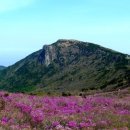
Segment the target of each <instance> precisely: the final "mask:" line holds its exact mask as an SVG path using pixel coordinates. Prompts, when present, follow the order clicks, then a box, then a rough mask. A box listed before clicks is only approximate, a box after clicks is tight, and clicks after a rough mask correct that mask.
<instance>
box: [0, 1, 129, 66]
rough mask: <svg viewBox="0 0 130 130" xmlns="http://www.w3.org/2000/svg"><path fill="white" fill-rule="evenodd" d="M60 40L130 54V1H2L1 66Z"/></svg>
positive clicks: (0, 29) (0, 8)
mask: <svg viewBox="0 0 130 130" xmlns="http://www.w3.org/2000/svg"><path fill="white" fill-rule="evenodd" d="M58 39H76V40H81V41H87V42H93V43H96V44H99V45H102V46H104V47H107V48H111V49H114V50H117V51H120V52H123V53H127V54H130V0H0V65H4V66H9V65H12V64H14V63H15V62H17V61H19V60H20V59H22V58H24V57H26V56H27V55H28V54H31V53H32V52H35V51H37V50H39V49H41V48H42V47H43V45H44V44H51V43H54V42H55V41H57V40H58Z"/></svg>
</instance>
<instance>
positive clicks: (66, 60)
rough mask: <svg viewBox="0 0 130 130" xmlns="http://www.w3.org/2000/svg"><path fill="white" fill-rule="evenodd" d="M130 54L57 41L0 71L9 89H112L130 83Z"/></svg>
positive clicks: (1, 82) (2, 82)
mask: <svg viewBox="0 0 130 130" xmlns="http://www.w3.org/2000/svg"><path fill="white" fill-rule="evenodd" d="M128 57H129V56H128V55H125V54H122V53H119V52H116V51H113V50H110V49H107V48H104V47H101V46H99V45H96V44H92V43H88V42H81V41H77V40H64V39H61V40H58V41H57V42H55V43H53V44H51V45H45V46H44V47H43V48H42V49H41V50H39V51H37V52H35V53H33V54H31V55H29V56H28V57H26V58H25V59H23V60H21V61H19V62H17V63H16V64H14V65H13V66H10V67H8V68H7V69H5V70H3V71H2V72H1V73H0V87H1V89H5V90H9V91H35V90H36V91H38V90H39V91H45V92H50V91H53V92H54V91H58V92H61V91H73V90H75V91H83V90H85V91H86V90H88V89H104V90H113V89H117V88H121V87H127V86H128V85H129V81H130V80H129V79H130V77H129V58H128Z"/></svg>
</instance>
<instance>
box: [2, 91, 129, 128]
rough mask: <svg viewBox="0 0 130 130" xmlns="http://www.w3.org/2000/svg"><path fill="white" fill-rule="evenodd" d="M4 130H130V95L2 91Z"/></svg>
mask: <svg viewBox="0 0 130 130" xmlns="http://www.w3.org/2000/svg"><path fill="white" fill-rule="evenodd" d="M0 129H1V130H129V129H130V96H127V97H124V98H117V97H114V96H113V97H105V96H87V97H86V98H82V97H76V96H75V97H74V96H71V97H40V96H33V95H26V94H11V93H9V94H7V93H5V92H0Z"/></svg>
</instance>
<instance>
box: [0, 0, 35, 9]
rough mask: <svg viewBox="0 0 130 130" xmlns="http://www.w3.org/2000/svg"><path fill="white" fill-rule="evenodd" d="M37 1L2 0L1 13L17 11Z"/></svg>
mask: <svg viewBox="0 0 130 130" xmlns="http://www.w3.org/2000/svg"><path fill="white" fill-rule="evenodd" d="M34 1H35V0H0V12H7V11H11V10H16V9H19V8H22V7H26V6H29V5H30V4H32V3H33V2H34Z"/></svg>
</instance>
